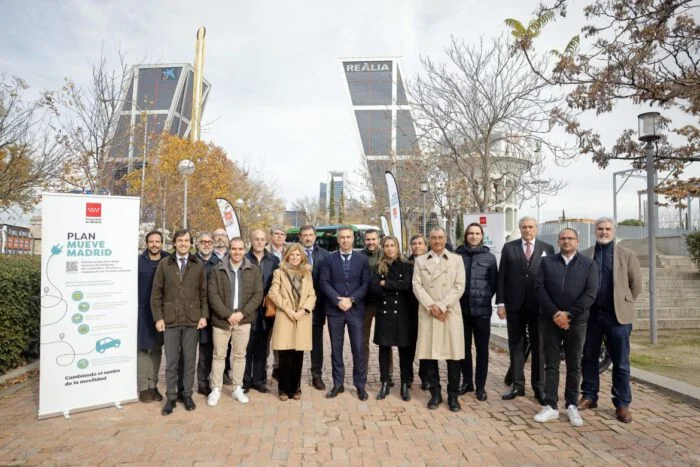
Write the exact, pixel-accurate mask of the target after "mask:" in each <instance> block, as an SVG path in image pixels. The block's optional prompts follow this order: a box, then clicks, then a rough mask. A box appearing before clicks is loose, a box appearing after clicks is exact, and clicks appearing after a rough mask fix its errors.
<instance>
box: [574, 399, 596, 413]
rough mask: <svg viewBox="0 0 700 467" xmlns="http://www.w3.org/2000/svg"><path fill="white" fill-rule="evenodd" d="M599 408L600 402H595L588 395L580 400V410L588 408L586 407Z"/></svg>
mask: <svg viewBox="0 0 700 467" xmlns="http://www.w3.org/2000/svg"><path fill="white" fill-rule="evenodd" d="M596 408H598V403H597V402H593V401H592V400H591V399H589V398H587V397H582V398H581V400H580V401H578V409H579V410H586V409H596Z"/></svg>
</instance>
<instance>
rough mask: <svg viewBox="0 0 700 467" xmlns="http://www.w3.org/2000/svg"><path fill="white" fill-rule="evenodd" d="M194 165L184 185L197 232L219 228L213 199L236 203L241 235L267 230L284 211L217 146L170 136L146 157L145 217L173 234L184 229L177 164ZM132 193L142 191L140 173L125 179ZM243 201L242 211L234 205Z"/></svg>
mask: <svg viewBox="0 0 700 467" xmlns="http://www.w3.org/2000/svg"><path fill="white" fill-rule="evenodd" d="M184 159H189V160H191V161H192V162H194V164H195V171H194V174H192V175H190V176H189V177H188V179H187V184H188V197H187V200H188V201H187V203H188V213H187V218H188V224H189V226H190V227H191V228H192V229H193V230H195V231H200V230H213V229H215V228H216V227H219V226H220V225H222V220H221V214H220V212H219V208H218V206H217V204H216V198H226V199H228V200H229V201H230V202H232V203H234V208H235V209H236V211H237V213H238V214H239V216H240V218H241V219H240V220H241V224H242V227H243V232H244V234H245V233H246V232H248V231H250V230H251V229H254V228H267V227H269V226H270V225H271V224H274V223H276V222H278V219H279V218H280V217H281V213H283V212H284V204H283V203H282V200H280V199H279V198H277V197H276V196H275V195H274V192H273V190H272V188H271V187H270V186H269V185H268V184H266V183H264V182H262V181H261V180H259V179H257V178H255V177H254V176H251V174H250V172H247V171H244V170H243V169H241V167H240V166H239V165H238V164H236V163H235V162H233V161H231V160H230V159H228V156H227V155H226V153H225V152H224V150H223V149H221V148H220V147H218V146H215V145H214V144H211V143H210V144H205V143H203V142H197V143H192V142H190V141H188V140H184V139H181V138H178V137H176V136H172V135H169V134H163V135H162V136H161V139H160V142H159V144H157V145H156V148H155V149H154V150H152V151H151V152H150V154H149V155H148V164H147V166H146V176H145V181H146V183H145V185H144V197H143V199H142V203H144V207H143V209H144V218H152V219H156V225H159V226H161V227H162V228H164V229H168V230H171V231H175V230H177V229H179V228H181V227H182V221H181V219H182V213H183V195H184V192H183V190H184V184H183V180H182V176H181V175H180V174H179V172H178V170H177V165H178V164H179V163H180V161H181V160H184ZM127 180H128V182H129V186H130V193H131V194H134V195H137V194H140V192H141V171H140V170H137V171H133V172H131V173H130V174H129V175H128V176H127ZM239 199H240V200H242V201H243V203H242V206H238V205H236V204H235V202H236V201H237V200H239Z"/></svg>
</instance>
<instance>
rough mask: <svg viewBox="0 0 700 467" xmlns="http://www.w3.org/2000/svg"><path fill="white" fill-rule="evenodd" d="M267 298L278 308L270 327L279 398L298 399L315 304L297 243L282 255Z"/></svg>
mask: <svg viewBox="0 0 700 467" xmlns="http://www.w3.org/2000/svg"><path fill="white" fill-rule="evenodd" d="M268 297H269V298H270V300H272V301H273V302H274V304H275V305H276V307H277V312H276V313H275V323H274V325H273V327H272V348H273V349H274V350H277V351H279V367H278V382H279V397H280V400H283V401H286V400H287V399H289V398H290V397H291V398H293V399H295V400H299V399H300V398H301V390H300V385H301V367H302V364H303V361H304V351H305V350H311V324H312V320H311V312H312V310H313V309H314V304H315V303H316V294H315V293H314V283H313V277H312V275H311V265H310V264H308V261H307V259H306V255H305V254H304V250H303V249H302V247H301V245H299V244H298V243H295V244H293V245H292V246H290V247H289V248H288V249H287V251H286V252H285V253H284V256H283V258H282V263H281V264H280V267H279V269H277V270H275V272H274V274H273V276H272V286H271V287H270V291H269V292H268Z"/></svg>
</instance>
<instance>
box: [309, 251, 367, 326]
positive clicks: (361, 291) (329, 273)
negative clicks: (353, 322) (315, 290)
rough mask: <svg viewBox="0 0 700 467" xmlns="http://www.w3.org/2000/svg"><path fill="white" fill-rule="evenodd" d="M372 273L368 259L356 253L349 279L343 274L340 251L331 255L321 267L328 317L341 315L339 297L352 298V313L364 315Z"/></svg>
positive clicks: (351, 258) (321, 283) (321, 280)
mask: <svg viewBox="0 0 700 467" xmlns="http://www.w3.org/2000/svg"><path fill="white" fill-rule="evenodd" d="M369 283H370V273H369V265H368V263H367V257H366V256H365V255H363V254H362V253H360V252H358V251H354V252H353V253H352V256H351V257H350V273H349V274H348V277H347V279H346V278H345V273H344V272H343V259H342V258H341V256H340V250H338V251H334V252H333V253H331V254H329V255H328V256H327V257H326V259H325V261H323V266H322V267H321V277H320V285H321V291H322V293H323V296H324V298H325V300H324V310H325V312H326V315H330V316H333V315H341V314H343V313H344V312H343V310H341V309H340V308H338V297H351V298H352V299H353V302H354V303H353V307H352V309H351V310H350V311H357V312H359V314H362V315H364V312H365V304H364V301H365V295H367V290H368V289H369Z"/></svg>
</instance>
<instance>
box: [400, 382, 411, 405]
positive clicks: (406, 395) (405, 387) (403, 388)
mask: <svg viewBox="0 0 700 467" xmlns="http://www.w3.org/2000/svg"><path fill="white" fill-rule="evenodd" d="M410 387H411V383H401V399H403V400H405V401H410V400H411V393H410V392H408V388H410Z"/></svg>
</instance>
